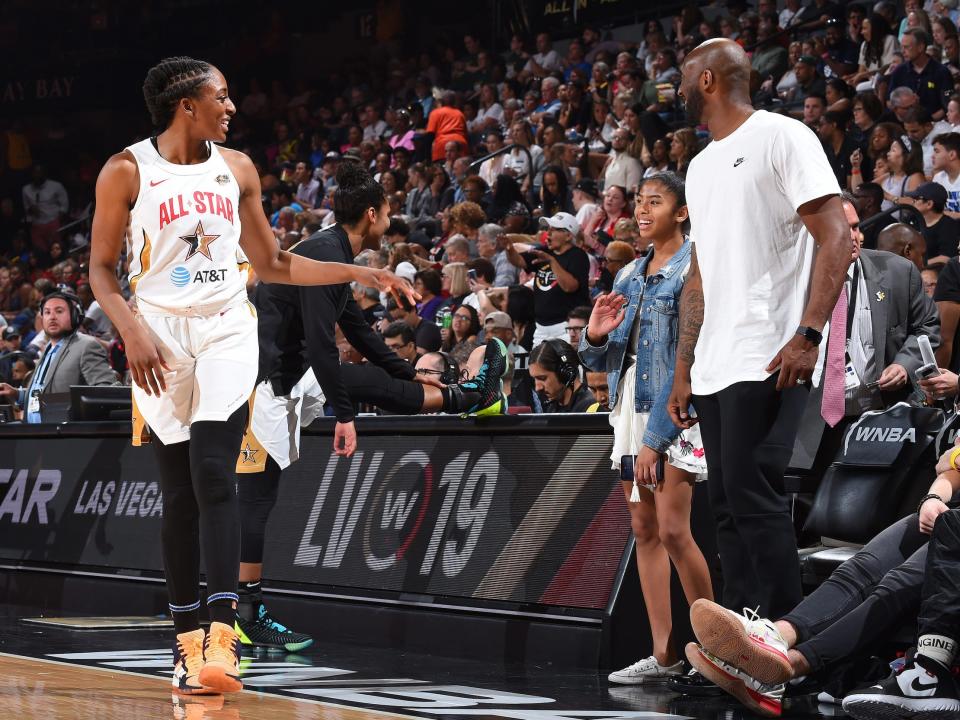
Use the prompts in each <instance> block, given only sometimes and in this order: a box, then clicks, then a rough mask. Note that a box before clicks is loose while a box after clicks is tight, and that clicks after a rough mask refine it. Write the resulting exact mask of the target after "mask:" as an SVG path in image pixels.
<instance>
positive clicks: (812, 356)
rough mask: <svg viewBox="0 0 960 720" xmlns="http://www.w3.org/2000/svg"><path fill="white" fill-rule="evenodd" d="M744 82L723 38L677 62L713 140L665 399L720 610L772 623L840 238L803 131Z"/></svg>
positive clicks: (785, 595) (846, 246) (844, 241)
mask: <svg viewBox="0 0 960 720" xmlns="http://www.w3.org/2000/svg"><path fill="white" fill-rule="evenodd" d="M749 80H750V60H749V59H748V57H747V55H746V54H745V53H744V51H743V50H742V49H741V48H740V46H739V45H737V44H736V43H734V42H731V41H728V40H711V41H708V42H706V43H704V44H703V45H701V46H700V47H699V48H697V50H695V51H694V52H693V53H691V54H690V55H688V56H687V59H686V61H685V62H684V66H683V80H682V82H681V84H680V92H681V93H682V96H683V98H684V101H685V102H686V106H687V119H688V121H689V122H691V123H693V124H699V123H700V122H705V123H706V125H707V126H708V127H709V129H710V132H711V134H712V136H713V141H712V142H711V143H710V144H709V145H708V146H707V147H706V148H705V149H704V150H703V151H702V152H701V153H700V154H699V155H697V157H696V158H694V160H693V162H691V164H690V168H689V170H688V171H687V204H688V207H689V209H690V220H691V223H692V230H691V233H690V237H691V240H692V241H693V242H694V251H693V259H692V263H691V267H690V275H689V278H688V279H687V282H686V284H685V286H684V289H683V295H682V297H681V305H680V331H679V332H680V337H679V341H678V346H677V364H676V370H675V376H674V386H673V392H672V394H671V396H670V401H669V404H668V408H669V410H670V412H671V415H672V416H673V419H674V422H675V423H677V424H678V425H681V426H689V425H691V424H693V423H695V422H697V419H699V421H700V428H701V433H702V436H703V446H704V450H705V451H706V457H707V465H708V487H709V490H710V502H711V505H712V508H713V512H714V516H715V518H716V522H717V538H718V548H719V552H720V561H721V566H722V569H723V586H724V589H723V605H724V606H725V607H727V608H731V609H734V610H736V611H739V610H740V609H741V608H743V607H750V608H755V607H758V606H759V612H760V615H761V617H779V616H780V615H778V613H785V612H787V611H788V610H789V609H790V608H791V607H793V606H794V605H795V604H796V603H797V602H799V601H800V600H801V598H802V592H801V587H800V567H799V562H798V558H797V547H796V542H795V538H794V529H793V523H792V520H791V517H790V507H789V503H788V500H787V497H786V495H785V494H784V489H783V473H784V471H785V470H786V467H787V463H788V462H789V460H790V456H791V453H792V450H793V444H794V441H795V438H796V433H797V429H798V427H799V424H800V419H801V416H802V413H803V409H804V406H805V403H806V400H807V395H808V389H807V383H808V382H809V381H810V378H811V376H812V374H813V370H814V365H815V364H816V361H817V356H818V350H819V345H820V342H821V340H822V339H823V338H822V335H821V331H822V330H823V327H824V324H825V323H826V322H827V320H828V319H830V317H831V314H832V313H833V311H834V306H835V305H837V299H838V297H839V294H840V290H841V287H842V285H843V282H844V280H845V278H846V271H847V266H848V265H849V264H850V257H851V252H852V246H851V239H850V229H849V227H848V225H847V222H846V219H845V217H844V213H843V206H842V204H841V202H840V187H839V186H838V184H837V179H836V177H835V176H834V174H833V172H832V170H831V169H830V165H829V163H828V162H827V159H826V156H825V155H824V153H823V148H822V146H821V144H820V141H819V140H818V139H817V136H816V135H815V134H814V133H813V131H812V130H810V129H809V128H807V127H806V126H805V125H803V123H801V122H799V121H797V120H792V119H790V118H788V117H785V116H782V115H774V114H771V113H768V112H764V111H755V110H754V109H753V106H752V105H751V102H750V91H749ZM843 308H844V309H845V308H846V305H845V304H844V305H843ZM841 327H842V326H841ZM837 347H839V348H840V352H841V360H840V363H839V368H840V376H839V378H837V373H836V368H837V363H836V358H833V359H834V365H833V366H832V367H833V370H832V372H831V376H830V377H831V381H832V382H833V383H835V382H836V381H837V380H839V382H840V385H839V390H840V396H839V401H840V403H841V406H840V411H841V416H842V410H843V407H842V401H843V375H842V371H843V361H842V350H843V343H842V342H841V343H839V344H838V345H837ZM694 358H696V359H694ZM831 387H832V388H835V387H836V385H835V384H834V385H832V386H831ZM827 397H829V398H830V400H831V401H834V400H835V399H836V396H835V395H834V394H831V395H829V396H827ZM691 401H692V403H693V406H694V408H695V409H696V412H697V416H698V417H696V418H695V417H691V416H690V415H689V414H688V407H689V405H690V403H691ZM831 407H832V406H831ZM745 622H746V621H745Z"/></svg>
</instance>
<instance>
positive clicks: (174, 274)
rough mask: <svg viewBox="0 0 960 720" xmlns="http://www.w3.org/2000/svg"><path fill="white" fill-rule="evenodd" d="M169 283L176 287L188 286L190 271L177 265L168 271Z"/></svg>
mask: <svg viewBox="0 0 960 720" xmlns="http://www.w3.org/2000/svg"><path fill="white" fill-rule="evenodd" d="M170 282H172V283H173V284H174V285H175V286H176V287H184V286H186V285H189V284H190V271H189V270H187V269H186V268H185V267H184V266H183V265H177V266H176V267H175V268H174V269H173V270H171V271H170Z"/></svg>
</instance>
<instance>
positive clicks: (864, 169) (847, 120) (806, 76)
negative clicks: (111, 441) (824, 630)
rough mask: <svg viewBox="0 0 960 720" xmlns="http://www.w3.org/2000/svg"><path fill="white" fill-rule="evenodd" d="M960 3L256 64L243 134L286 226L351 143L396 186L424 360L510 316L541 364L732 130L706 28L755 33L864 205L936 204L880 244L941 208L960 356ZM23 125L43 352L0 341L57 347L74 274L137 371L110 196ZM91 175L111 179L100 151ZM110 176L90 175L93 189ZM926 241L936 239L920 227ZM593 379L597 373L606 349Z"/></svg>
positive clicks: (28, 231) (767, 1)
mask: <svg viewBox="0 0 960 720" xmlns="http://www.w3.org/2000/svg"><path fill="white" fill-rule="evenodd" d="M956 4H957V3H956V1H955V0H936V1H932V2H931V1H930V0H928V1H927V2H926V3H923V2H920V0H907V1H906V2H905V3H903V4H901V3H896V2H889V1H887V0H881V1H880V2H877V3H876V4H873V5H871V4H866V3H857V2H849V3H845V4H844V3H834V2H831V1H829V0H810V1H809V2H804V3H800V2H794V1H793V0H788V1H786V2H784V1H783V0H781V1H780V2H776V1H775V0H758V2H756V4H754V3H752V2H747V1H746V0H728V1H727V2H725V3H714V4H711V5H710V6H705V7H700V6H698V5H697V4H695V3H691V4H690V5H688V6H686V7H684V8H683V9H682V11H681V12H680V13H679V14H678V15H676V16H675V17H672V18H661V19H659V20H651V21H649V22H647V23H646V24H645V25H643V26H636V27H634V28H632V30H630V31H629V32H617V33H613V32H611V31H610V29H605V30H602V31H601V30H599V29H597V28H594V27H584V28H582V29H581V30H580V31H579V32H578V33H577V34H576V35H575V36H573V37H570V36H568V37H564V38H562V39H561V38H554V37H552V36H551V35H549V34H548V33H539V34H537V35H536V36H535V37H532V38H528V37H524V36H522V35H514V36H513V37H511V38H510V39H509V43H508V44H507V46H506V47H486V46H485V45H484V43H483V41H482V39H481V38H480V37H479V36H478V35H476V34H473V33H468V34H465V35H464V36H463V37H462V42H461V43H459V45H458V46H452V45H445V46H441V47H440V48H439V49H438V50H436V51H429V50H426V49H425V50H424V51H423V52H421V53H420V54H419V55H412V56H409V57H394V58H391V59H390V60H389V62H388V63H387V67H386V68H385V72H386V80H384V79H382V78H378V79H377V80H376V81H374V79H373V78H370V77H365V76H363V74H362V73H352V74H343V75H342V76H338V77H342V81H341V85H340V86H339V87H336V88H333V89H330V88H329V87H325V88H324V90H323V91H320V90H317V91H314V90H312V89H311V88H310V87H309V86H307V85H306V84H305V83H303V82H284V81H282V80H279V79H277V78H275V77H255V78H250V79H244V78H240V79H238V81H239V83H240V84H239V85H236V84H235V85H234V86H233V87H232V95H233V97H234V99H235V102H236V105H237V108H238V112H237V116H236V117H235V118H234V120H233V122H232V124H231V133H230V137H229V139H228V144H229V145H230V146H232V147H235V148H238V149H240V150H243V151H245V152H247V153H248V154H249V155H250V156H251V157H252V158H253V160H254V162H255V164H256V166H257V168H258V169H259V172H260V175H261V182H262V186H263V206H264V212H265V213H266V214H267V216H268V217H269V219H270V222H271V225H272V227H273V228H274V232H275V234H276V237H277V242H278V243H279V244H280V245H281V246H282V247H289V246H290V245H292V244H293V243H295V242H296V241H297V240H299V239H300V238H301V237H306V236H308V235H309V234H311V233H313V232H315V231H316V230H317V229H319V228H322V227H324V226H326V225H329V224H331V223H333V222H335V218H334V216H333V211H332V205H333V203H332V196H333V192H334V191H335V189H336V179H335V176H336V169H337V167H338V165H339V164H340V163H343V162H358V163H361V164H363V165H364V166H365V167H367V168H369V170H370V172H371V173H372V174H373V175H374V177H375V178H376V179H377V180H378V181H379V182H380V183H381V184H382V185H383V186H384V188H385V189H386V191H387V194H388V198H389V201H390V206H391V216H392V220H391V224H390V228H389V230H388V231H387V234H386V236H385V239H384V243H383V247H382V249H381V250H380V251H378V252H375V251H368V252H366V253H364V254H362V255H361V256H360V257H359V258H358V262H362V263H368V264H370V265H373V266H378V267H381V266H383V267H390V268H391V269H393V270H394V271H396V272H397V273H398V274H401V275H405V276H406V277H408V278H409V279H410V280H411V282H413V283H414V285H415V287H416V289H417V291H418V292H420V293H421V295H422V296H423V300H422V302H421V303H420V305H419V306H418V307H416V308H404V307H397V306H396V305H395V304H393V303H392V302H387V301H386V298H378V297H375V296H373V295H372V294H369V293H368V291H366V290H363V289H359V288H358V289H357V297H358V300H359V301H360V303H361V306H362V307H363V308H364V310H365V312H366V313H367V316H368V319H369V320H370V322H371V323H375V324H377V326H378V327H379V328H380V329H381V331H382V332H383V333H384V334H385V336H386V337H388V338H391V337H392V338H399V339H405V338H408V337H410V336H411V334H412V336H413V338H414V341H415V344H414V345H413V347H415V348H416V353H415V354H411V356H410V360H411V362H416V361H417V357H419V356H421V355H424V354H427V353H432V352H435V351H438V350H442V351H444V352H446V353H448V356H449V358H450V360H452V361H453V362H454V363H456V364H457V365H458V366H459V367H464V366H465V365H466V361H467V358H468V357H469V355H470V353H471V351H472V350H473V349H474V348H476V347H477V346H478V345H480V344H482V343H483V340H484V337H485V335H486V333H488V332H490V331H491V329H493V328H497V329H498V330H500V331H502V332H504V333H506V334H505V336H504V339H505V341H508V343H509V346H510V350H511V352H512V354H513V355H514V356H517V360H516V362H515V365H516V367H517V368H518V372H520V373H526V370H525V369H526V367H527V359H525V357H524V356H526V355H528V354H530V353H532V352H534V350H535V348H536V347H537V346H538V345H540V344H542V343H543V342H544V341H547V340H557V341H560V342H561V343H567V344H568V345H570V346H571V347H570V348H568V350H569V351H570V355H571V356H573V357H575V356H576V352H575V351H573V348H575V347H576V346H577V344H578V342H579V337H578V326H579V327H582V325H583V324H584V323H585V322H586V320H585V318H586V317H587V315H588V312H589V308H590V306H591V303H592V301H593V299H595V298H596V296H597V295H598V294H600V293H602V292H605V291H608V290H609V289H610V288H611V287H612V284H613V278H614V277H615V275H616V273H617V272H618V271H619V270H620V269H622V268H623V267H625V266H626V265H627V264H629V263H630V262H631V261H632V260H633V259H634V258H635V257H637V256H638V255H640V254H642V253H644V252H646V250H647V248H645V247H643V243H642V242H641V241H640V239H639V235H638V226H637V222H636V220H635V218H634V214H633V196H634V192H635V190H636V187H637V184H638V183H639V182H640V181H641V179H642V178H645V177H649V176H651V175H653V174H656V173H658V172H662V171H665V170H672V171H675V172H677V173H678V174H680V175H681V176H682V175H683V174H684V173H685V171H686V168H687V166H688V165H689V163H690V161H691V159H692V158H693V157H694V156H695V155H696V154H697V152H698V150H699V148H701V147H702V146H703V144H704V143H706V142H708V141H709V138H708V137H707V135H706V132H705V131H704V130H703V129H702V128H696V127H688V126H687V125H686V124H685V122H684V114H683V104H682V102H681V101H680V99H679V98H678V97H677V92H676V88H677V86H678V84H679V79H680V70H679V68H680V66H681V64H682V62H683V59H684V57H685V55H686V54H687V53H688V52H690V51H691V50H692V49H693V48H695V47H696V46H697V45H698V44H699V43H700V42H702V41H703V40H705V39H708V38H713V37H726V38H730V39H734V40H735V41H736V42H738V43H739V44H741V45H742V46H743V47H744V48H745V49H746V50H747V52H748V53H749V54H750V55H751V58H752V64H753V68H754V71H755V72H754V77H753V83H752V90H753V92H754V100H755V104H756V106H757V107H758V108H764V109H767V110H770V111H774V112H781V113H787V114H791V115H793V116H794V117H795V118H797V121H798V122H803V123H805V124H807V125H808V126H810V127H811V128H812V129H813V130H814V131H815V132H816V133H817V134H818V135H819V137H820V138H821V140H822V142H823V146H824V151H825V152H826V154H827V157H828V159H829V161H830V163H831V165H832V167H833V168H834V171H835V172H836V174H837V178H838V180H839V181H840V183H841V185H842V186H843V187H845V188H847V189H849V190H850V191H852V192H853V194H854V196H855V198H856V199H857V203H858V210H859V213H860V217H861V219H862V220H866V219H867V218H869V217H870V216H873V215H876V214H877V213H879V212H881V211H884V210H890V209H897V208H898V207H903V206H909V207H912V208H914V209H915V210H916V211H918V212H912V211H911V210H904V209H901V210H898V213H899V214H900V217H897V214H898V213H892V214H891V215H890V216H888V217H886V218H885V219H879V221H874V223H873V224H872V225H871V226H869V227H868V228H866V229H865V247H867V248H876V247H877V238H878V235H879V233H880V231H881V230H882V229H883V227H884V226H886V225H889V224H893V223H895V222H897V221H898V220H902V221H904V222H907V223H913V224H914V225H915V226H916V227H917V229H918V230H920V232H921V233H922V235H923V239H924V240H925V250H924V251H923V253H922V254H923V257H922V258H921V259H920V261H919V266H920V267H922V268H923V270H924V282H925V287H926V289H927V291H928V293H930V294H931V295H933V296H934V297H936V298H937V300H938V301H939V307H940V310H941V314H942V315H943V321H944V327H943V338H944V343H943V347H942V348H941V350H940V353H939V355H938V357H939V359H940V364H941V365H944V367H951V368H952V369H954V370H956V369H957V367H956V366H958V365H960V358H958V353H954V352H952V350H953V344H954V342H955V341H957V340H958V339H960V333H957V332H956V325H957V321H958V320H960V264H958V261H957V257H956V256H957V254H958V242H960V236H958V229H960V225H958V223H957V219H958V218H960V132H958V131H960V96H958V95H957V94H956V92H957V89H956V88H957V87H960V85H957V83H958V80H960V45H958V41H957V38H958V31H957V21H958V19H960V18H958V10H957V9H956V7H955V6H956ZM620 30H623V29H622V28H621V29H620ZM225 70H226V71H227V75H228V77H230V69H229V68H225ZM235 82H237V81H235ZM328 85H329V84H328ZM375 88H376V91H375V90H374V89H375ZM134 139H135V138H130V140H131V141H133V140H134ZM5 142H6V145H5V148H4V149H5V152H4V154H3V160H4V163H5V165H6V167H5V168H4V169H5V174H4V176H3V177H4V183H3V193H2V194H3V197H0V248H2V249H3V251H4V252H3V254H4V257H3V259H2V265H0V311H2V313H3V316H2V317H3V319H2V321H0V322H2V323H3V324H4V325H5V327H6V329H5V330H4V331H3V332H4V335H3V345H4V348H3V349H4V350H5V351H20V352H21V353H22V354H20V355H17V356H16V357H17V362H15V363H12V364H11V363H6V364H4V363H3V362H2V361H0V372H6V376H5V377H3V378H0V380H3V381H7V382H11V383H16V382H22V375H23V373H24V371H25V367H22V366H21V364H28V363H29V361H30V360H31V358H33V359H35V358H36V355H37V353H38V352H39V351H40V350H42V348H43V345H44V342H45V335H44V333H43V332H42V328H41V322H40V320H39V318H38V315H37V307H38V301H39V299H40V298H42V297H43V296H44V295H45V294H47V293H49V292H50V291H51V290H52V289H54V288H55V287H56V286H58V285H66V286H69V287H70V288H72V289H73V290H75V291H76V293H77V294H78V296H79V297H80V300H81V302H82V303H83V306H84V310H85V312H86V321H85V331H86V332H89V333H91V334H93V335H95V336H97V337H98V338H100V339H101V340H102V343H103V344H104V346H105V348H106V349H108V350H110V351H111V352H110V353H109V356H110V358H111V362H113V363H115V365H114V369H115V370H116V371H117V372H118V373H119V374H120V375H122V374H123V372H124V370H125V368H124V360H123V355H122V346H120V343H119V340H118V339H117V338H115V337H114V336H113V332H112V328H111V327H110V324H109V321H107V320H106V319H105V318H104V316H103V314H102V312H100V310H99V308H98V306H97V304H96V301H95V300H94V299H93V297H92V295H91V293H90V289H89V285H88V282H87V276H86V259H87V248H88V246H89V235H88V229H87V228H88V227H89V226H88V225H87V224H85V223H84V222H83V221H82V218H84V217H86V216H87V214H88V213H89V208H87V207H78V206H77V204H74V205H71V203H70V198H69V197H68V193H67V191H66V190H65V188H64V185H62V184H61V183H60V182H58V181H57V179H56V176H55V175H54V176H53V177H48V172H47V170H46V168H45V167H43V166H42V165H40V164H39V163H34V162H33V160H32V150H33V149H32V148H31V146H30V143H29V142H28V141H27V139H26V135H25V134H24V133H23V131H22V130H21V129H19V128H18V127H17V126H16V125H11V126H9V128H8V129H7V130H6V132H5ZM507 146H510V149H509V150H504V149H505V148H506V147H507ZM498 152H499V153H500V154H497V153H498ZM796 160H797V162H802V158H797V159H796ZM71 177H79V178H81V179H82V180H83V181H84V182H86V184H87V185H92V182H93V175H92V173H91V172H90V169H89V168H86V169H85V170H84V171H83V172H80V173H79V174H77V173H76V172H74V173H71ZM89 196H90V190H89V187H88V188H86V191H85V192H84V193H82V197H84V198H87V197H89ZM758 201H762V196H758ZM78 218H80V219H81V221H80V222H75V220H77V219H78ZM911 253H912V255H913V256H915V255H916V254H917V243H909V242H908V243H907V244H906V247H905V248H901V254H904V255H908V256H910V255H911ZM934 294H935V295H934ZM507 317H508V318H509V322H510V325H511V327H510V328H509V330H510V332H507V330H508V328H507V327H506V319H505V318H507ZM491 318H494V320H491ZM342 350H343V357H347V358H349V357H351V353H350V352H349V348H342ZM21 359H22V363H21ZM27 371H28V370H27ZM15 372H16V373H19V375H20V377H18V376H17V375H15V374H14V373H15ZM525 377H529V374H528V373H527V374H526V375H525ZM580 381H584V387H586V376H585V373H584V370H583V368H580V369H579V371H578V383H579V382H580ZM598 383H599V379H597V383H594V384H598ZM579 388H580V385H577V387H576V388H574V387H573V386H572V385H568V386H565V387H564V389H563V392H561V393H560V397H559V399H558V398H556V397H552V396H551V394H550V392H549V390H548V389H547V384H545V383H543V382H541V381H538V380H532V379H528V380H527V381H525V382H521V383H514V386H513V392H514V397H512V398H511V404H512V405H514V406H519V407H521V408H530V409H531V410H532V411H540V410H542V409H543V407H544V406H549V407H551V408H554V409H555V410H556V409H559V410H561V411H562V410H571V409H572V408H573V407H574V405H576V404H577V403H576V402H575V401H574V398H575V396H577V395H578V394H579V393H580V390H579ZM586 392H588V393H589V390H586ZM591 407H593V408H595V409H605V408H604V406H603V405H602V404H600V403H597V402H594V403H592V404H591Z"/></svg>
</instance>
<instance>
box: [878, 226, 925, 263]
mask: <svg viewBox="0 0 960 720" xmlns="http://www.w3.org/2000/svg"><path fill="white" fill-rule="evenodd" d="M877 250H886V251H887V252H889V253H893V254H894V255H900V256H901V257H905V258H906V259H907V260H909V261H910V262H912V263H913V264H914V265H916V266H917V271H918V272H922V271H923V268H924V267H926V257H927V241H926V239H925V238H924V237H923V233H921V232H920V231H919V230H917V229H915V228H912V227H910V226H909V225H905V224H904V223H894V224H893V225H888V226H887V227H885V228H884V229H883V230H882V231H881V232H880V234H879V235H877Z"/></svg>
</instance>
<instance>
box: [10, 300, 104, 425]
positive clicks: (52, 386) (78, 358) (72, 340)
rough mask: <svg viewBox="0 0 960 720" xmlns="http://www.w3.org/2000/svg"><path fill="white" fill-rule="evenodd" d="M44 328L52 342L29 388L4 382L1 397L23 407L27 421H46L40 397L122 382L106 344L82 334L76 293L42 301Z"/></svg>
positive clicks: (39, 361) (81, 317)
mask: <svg viewBox="0 0 960 720" xmlns="http://www.w3.org/2000/svg"><path fill="white" fill-rule="evenodd" d="M40 315H41V318H42V321H43V331H44V332H45V333H46V334H47V337H48V338H50V342H49V343H48V344H47V347H46V348H45V349H44V351H43V354H42V355H41V356H40V359H39V360H38V361H37V367H36V370H35V371H34V373H33V377H32V378H31V380H30V384H29V385H28V386H27V387H25V388H15V387H12V386H11V385H7V384H6V383H0V397H2V398H3V399H5V400H6V401H7V402H11V403H14V404H16V405H17V406H19V407H20V408H21V409H22V410H23V412H24V415H23V419H24V422H28V423H38V422H42V419H41V417H40V398H41V397H43V396H45V395H49V394H53V393H66V392H69V391H70V386H71V385H119V384H120V383H119V381H118V380H117V374H116V373H115V372H114V371H113V369H112V368H111V367H110V364H109V363H108V362H107V353H106V351H105V350H104V349H103V346H102V345H101V344H100V343H99V342H98V341H97V340H96V339H94V338H92V337H90V336H89V335H81V334H80V333H78V332H77V331H76V330H77V327H78V326H79V325H80V322H82V320H83V311H82V309H81V306H80V301H79V300H78V299H77V298H76V296H74V295H73V294H72V293H68V292H55V293H51V294H50V295H47V297H45V298H44V299H43V301H42V302H41V303H40Z"/></svg>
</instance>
